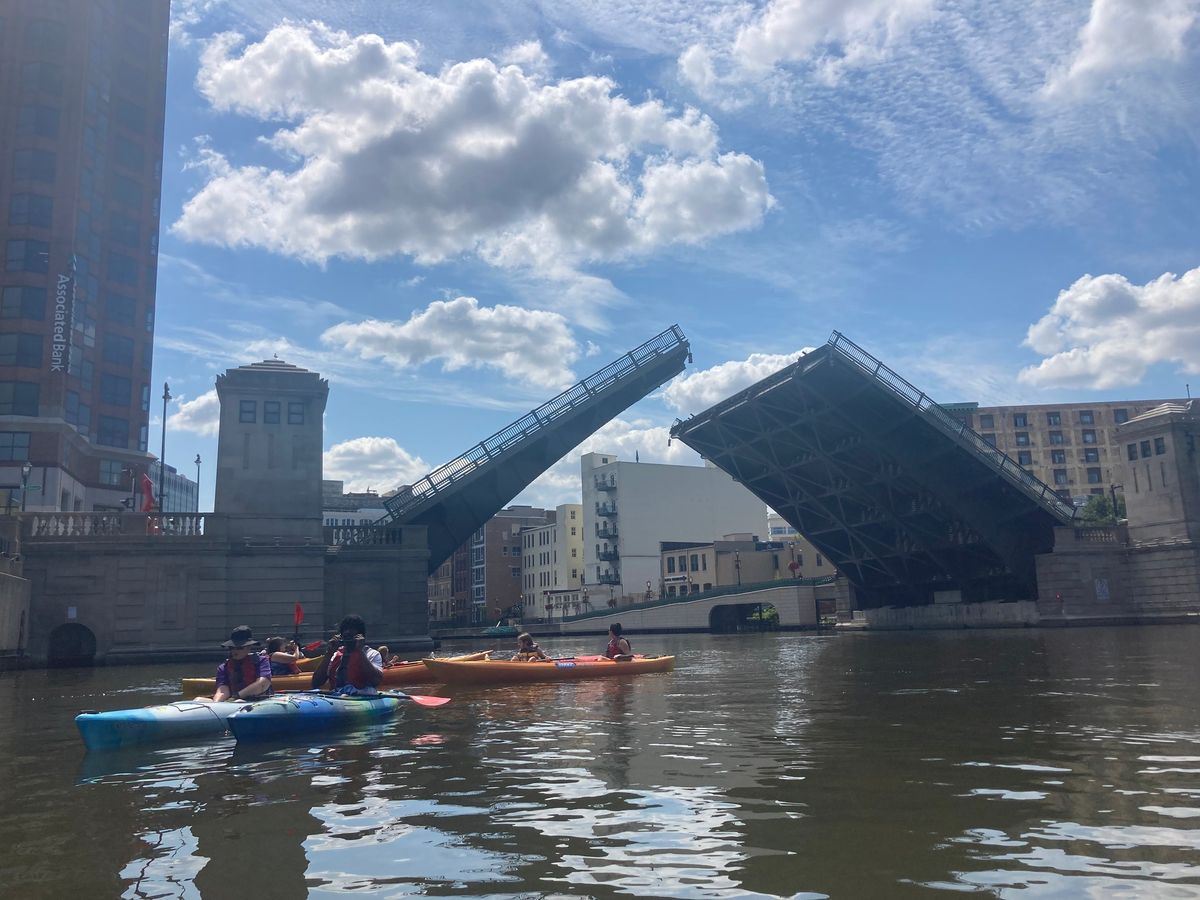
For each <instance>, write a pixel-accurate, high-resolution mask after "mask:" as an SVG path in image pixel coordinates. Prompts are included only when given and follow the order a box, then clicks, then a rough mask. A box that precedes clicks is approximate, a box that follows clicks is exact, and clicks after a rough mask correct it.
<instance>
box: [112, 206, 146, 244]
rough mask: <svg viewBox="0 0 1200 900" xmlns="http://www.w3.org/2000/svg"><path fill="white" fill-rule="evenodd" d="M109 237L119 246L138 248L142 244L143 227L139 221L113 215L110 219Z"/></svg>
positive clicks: (116, 214)
mask: <svg viewBox="0 0 1200 900" xmlns="http://www.w3.org/2000/svg"><path fill="white" fill-rule="evenodd" d="M108 236H109V237H110V238H112V239H113V240H114V241H116V242H117V243H118V244H124V245H125V246H126V247H137V246H139V245H140V244H141V243H142V225H141V223H140V222H138V220H137V219H131V218H129V217H128V216H122V215H120V214H119V213H113V214H112V215H110V216H109V217H108Z"/></svg>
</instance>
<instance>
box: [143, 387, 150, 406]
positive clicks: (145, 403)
mask: <svg viewBox="0 0 1200 900" xmlns="http://www.w3.org/2000/svg"><path fill="white" fill-rule="evenodd" d="M142 412H150V385H148V384H143V385H142Z"/></svg>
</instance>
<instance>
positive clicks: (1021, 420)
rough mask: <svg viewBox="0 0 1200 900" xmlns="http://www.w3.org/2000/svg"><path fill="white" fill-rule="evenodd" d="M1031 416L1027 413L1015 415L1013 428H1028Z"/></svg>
mask: <svg viewBox="0 0 1200 900" xmlns="http://www.w3.org/2000/svg"><path fill="white" fill-rule="evenodd" d="M1028 427H1029V416H1027V415H1026V414H1025V413H1013V428H1028Z"/></svg>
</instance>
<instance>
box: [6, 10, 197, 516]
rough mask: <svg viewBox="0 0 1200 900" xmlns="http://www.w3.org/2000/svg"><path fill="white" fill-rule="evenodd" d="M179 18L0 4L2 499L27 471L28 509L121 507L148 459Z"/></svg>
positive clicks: (138, 12)
mask: <svg viewBox="0 0 1200 900" xmlns="http://www.w3.org/2000/svg"><path fill="white" fill-rule="evenodd" d="M169 18H170V4H169V2H166V0H3V2H2V3H0V247H2V248H3V254H4V267H3V270H2V271H0V489H2V488H3V487H8V488H10V489H11V488H12V487H14V486H17V485H19V484H20V481H21V475H20V472H21V467H22V464H24V463H25V462H26V461H28V462H29V463H31V464H32V470H31V473H30V475H29V477H27V479H26V480H27V482H28V485H29V488H30V492H29V493H28V496H27V507H28V508H29V509H32V510H57V511H71V510H93V509H119V508H120V507H121V501H122V500H124V499H125V498H127V497H129V496H130V495H131V494H132V493H133V490H132V489H133V487H134V485H135V484H136V482H137V480H138V479H140V476H141V474H142V473H143V472H145V471H147V469H148V467H149V465H150V462H151V457H150V455H149V454H148V453H147V450H148V449H149V448H148V444H149V441H150V435H149V434H148V429H149V417H150V407H151V403H152V402H154V400H155V399H157V397H158V396H159V392H157V391H152V389H151V381H150V372H151V362H152V359H153V350H152V347H153V336H154V296H155V281H156V275H157V263H158V229H159V193H160V185H161V181H162V141H163V115H164V108H165V97H166V70H167V32H168V24H169ZM181 477H182V476H181ZM156 490H157V486H156Z"/></svg>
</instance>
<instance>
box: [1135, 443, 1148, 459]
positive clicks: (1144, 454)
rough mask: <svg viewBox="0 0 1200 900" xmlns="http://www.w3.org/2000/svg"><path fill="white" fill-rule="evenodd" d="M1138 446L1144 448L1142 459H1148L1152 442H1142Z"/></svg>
mask: <svg viewBox="0 0 1200 900" xmlns="http://www.w3.org/2000/svg"><path fill="white" fill-rule="evenodd" d="M1138 446H1140V447H1141V448H1142V459H1146V458H1147V457H1148V456H1150V442H1149V441H1142V442H1141V443H1140V444H1139V445H1138Z"/></svg>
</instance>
